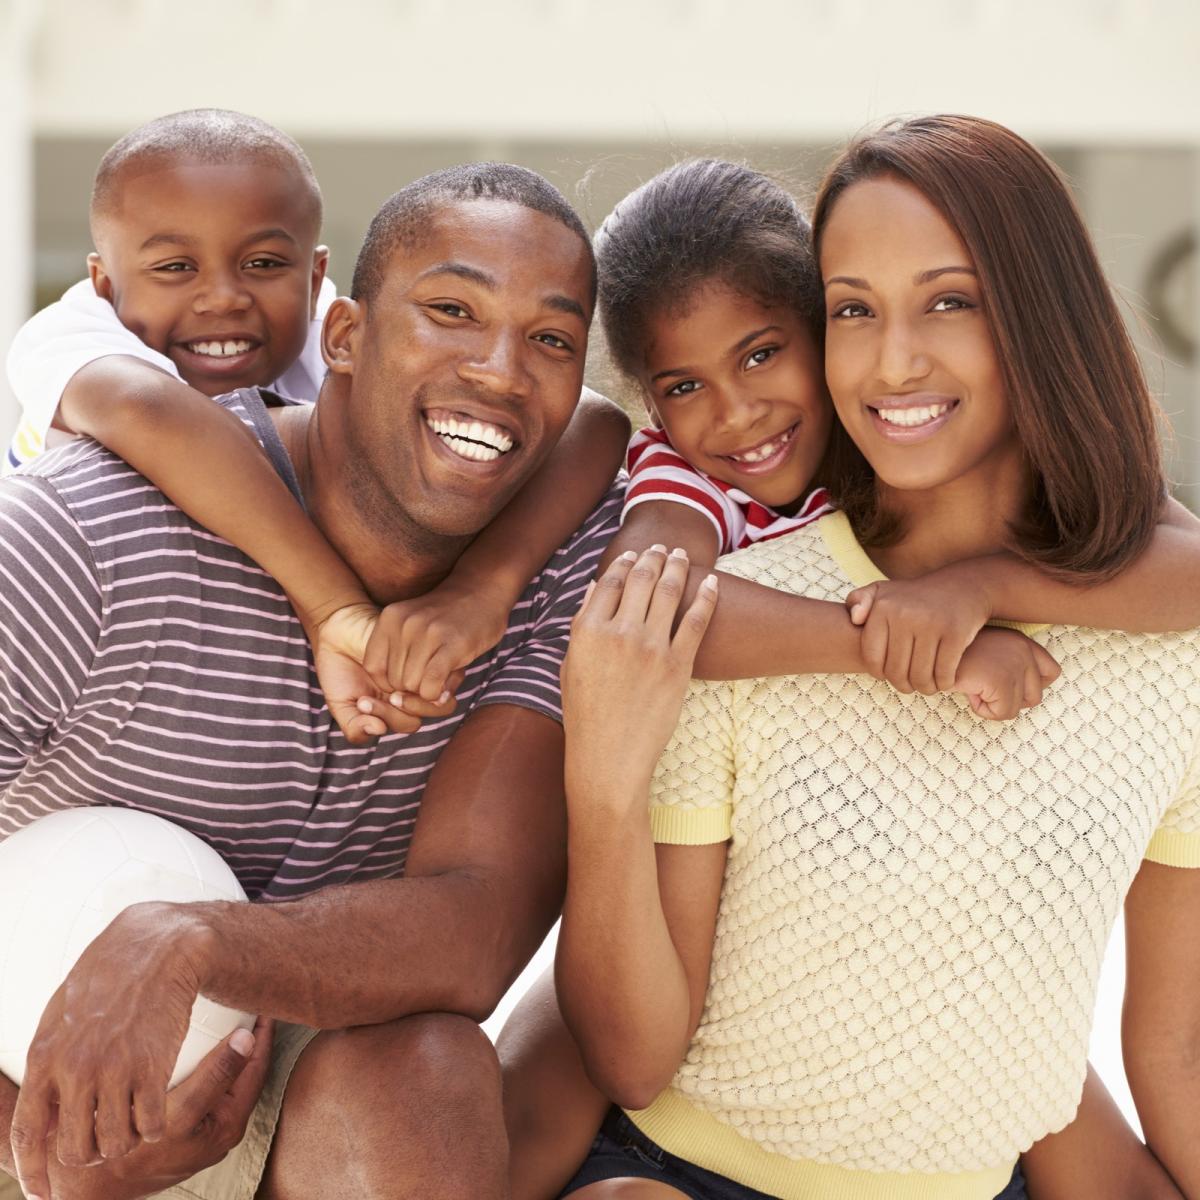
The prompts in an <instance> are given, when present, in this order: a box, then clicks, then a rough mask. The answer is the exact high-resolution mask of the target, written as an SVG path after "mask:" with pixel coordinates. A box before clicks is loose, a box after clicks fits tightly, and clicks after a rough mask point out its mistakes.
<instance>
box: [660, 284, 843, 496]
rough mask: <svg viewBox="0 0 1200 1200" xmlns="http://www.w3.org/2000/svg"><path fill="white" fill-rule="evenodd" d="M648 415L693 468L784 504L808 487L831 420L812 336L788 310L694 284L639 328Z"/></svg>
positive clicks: (714, 286)
mask: <svg viewBox="0 0 1200 1200" xmlns="http://www.w3.org/2000/svg"><path fill="white" fill-rule="evenodd" d="M647 347H648V348H647V351H646V356H645V363H644V367H643V370H642V374H641V377H640V379H641V384H642V386H643V388H644V389H645V393H646V397H647V405H648V407H649V409H650V413H651V416H653V417H654V418H655V420H656V421H657V422H658V424H660V425H661V426H662V427H663V429H665V430H666V432H667V436H668V437H669V438H670V439H671V444H672V445H673V446H674V447H675V449H676V450H678V451H679V453H680V454H682V455H683V456H684V458H686V459H687V460H688V462H690V463H691V464H692V465H693V466H695V467H698V468H699V469H700V470H701V471H704V472H705V473H706V474H707V475H711V476H712V477H713V478H714V479H719V480H721V481H722V482H724V483H730V484H733V486H734V487H736V488H739V489H740V490H742V491H744V492H745V493H747V495H749V496H751V497H752V498H753V499H755V500H757V501H758V502H759V503H760V504H765V505H767V506H768V507H769V508H774V509H779V510H782V511H787V510H788V509H789V508H790V507H791V506H793V505H798V504H799V502H800V501H802V500H803V499H804V497H805V496H806V495H807V493H808V491H809V485H810V484H811V482H812V478H813V475H814V474H815V473H816V469H817V465H818V463H820V461H821V456H822V455H823V454H824V453H825V446H826V443H827V442H828V440H829V424H830V421H831V419H832V416H831V413H830V407H829V400H828V398H827V396H826V394H825V387H824V381H823V380H822V378H821V363H820V358H819V356H818V353H817V348H816V346H815V345H814V344H813V339H812V336H811V335H810V334H809V332H808V329H807V328H806V327H805V325H804V322H803V321H802V320H801V319H800V317H799V316H798V315H797V314H796V313H794V312H792V311H791V310H789V309H785V308H765V307H764V306H763V305H762V304H760V303H759V302H758V301H756V300H753V299H751V298H750V297H748V296H745V295H743V294H742V293H740V292H736V291H733V290H731V289H730V288H729V287H727V286H726V285H724V284H722V283H717V282H713V283H709V284H704V285H702V286H701V287H700V288H698V289H697V290H696V291H695V293H694V294H693V295H692V296H691V297H690V304H689V307H688V309H687V311H686V312H685V313H683V314H682V315H680V314H678V313H675V314H672V313H661V314H659V315H658V316H656V317H655V318H653V319H652V320H651V321H650V323H649V327H648V329H647Z"/></svg>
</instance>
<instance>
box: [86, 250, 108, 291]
mask: <svg viewBox="0 0 1200 1200" xmlns="http://www.w3.org/2000/svg"><path fill="white" fill-rule="evenodd" d="M87 265H88V275H89V276H90V278H91V281H92V287H93V288H94V289H95V292H96V295H97V296H99V297H100V299H101V300H107V301H108V302H109V304H111V303H112V280H111V279H110V278H109V277H108V272H107V271H106V270H105V269H104V260H103V259H102V258H101V257H100V255H98V254H97V253H96V252H95V250H93V251H92V252H91V254H89V255H88V256H87Z"/></svg>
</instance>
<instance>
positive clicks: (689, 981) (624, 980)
mask: <svg viewBox="0 0 1200 1200" xmlns="http://www.w3.org/2000/svg"><path fill="white" fill-rule="evenodd" d="M635 557H636V556H634V555H632V554H631V555H628V556H623V557H622V558H620V559H619V560H618V561H617V562H616V563H615V564H614V565H613V566H612V567H610V568H609V570H608V571H607V572H606V573H605V575H604V576H603V578H602V579H601V580H600V581H599V583H598V584H595V585H593V589H592V590H591V592H590V593H589V596H588V599H587V600H586V601H585V602H584V605H583V608H582V609H581V610H580V612H579V615H578V616H577V617H576V619H575V623H574V625H573V627H572V631H571V643H570V648H569V650H568V652H567V658H566V661H565V663H564V666H563V719H564V729H565V734H566V790H567V856H568V869H567V894H566V901H565V904H564V907H563V918H562V926H561V929H560V932H559V940H558V951H557V956H556V959H555V975H556V981H557V985H558V996H559V1002H560V1005H561V1007H562V1012H563V1016H564V1018H565V1020H566V1022H567V1025H568V1027H569V1028H570V1029H571V1032H572V1033H573V1034H574V1036H575V1038H576V1041H577V1042H578V1044H579V1048H580V1052H581V1054H582V1057H583V1061H584V1064H585V1066H586V1068H587V1071H588V1074H589V1076H590V1077H591V1079H592V1082H593V1083H595V1085H596V1086H597V1087H598V1088H599V1089H600V1090H601V1091H602V1092H604V1094H605V1095H607V1096H609V1097H610V1098H612V1099H613V1100H615V1101H616V1102H617V1103H619V1104H621V1105H623V1106H625V1107H628V1108H644V1107H645V1106H646V1105H647V1104H649V1103H650V1101H651V1100H653V1098H654V1097H655V1096H656V1095H657V1094H658V1092H659V1091H660V1090H661V1089H662V1088H663V1087H664V1086H665V1085H666V1084H667V1083H668V1082H669V1081H670V1079H671V1077H672V1076H673V1075H674V1073H675V1070H676V1068H677V1067H678V1065H679V1063H680V1061H681V1060H682V1058H683V1055H684V1053H685V1051H686V1049H687V1046H688V1043H689V1042H690V1040H691V1037H692V1034H693V1033H694V1032H695V1029H696V1025H697V1024H698V1022H699V1019H700V1013H701V1010H702V1008H703V1003H704V993H705V990H706V988H707V984H708V968H709V959H710V958H711V954H712V942H713V936H714V931H715V928H716V915H717V906H718V903H719V900H720V893H721V881H722V877H723V874H724V867H725V853H726V850H725V843H724V842H719V843H716V844H713V845H707V846H660V847H658V848H657V849H656V848H655V846H654V843H653V839H652V837H651V832H650V822H649V815H648V813H649V803H648V798H649V786H650V778H651V775H652V774H653V771H654V767H655V764H656V762H657V760H658V757H659V755H660V754H661V752H662V750H663V747H664V746H665V745H666V743H667V741H668V739H669V738H670V736H671V732H672V730H673V729H674V726H675V723H676V721H677V720H678V717H679V712H680V709H681V706H682V702H683V695H684V692H685V690H686V688H687V684H688V679H689V676H690V674H691V658H692V655H693V654H694V653H695V648H696V646H697V645H698V644H699V641H700V638H701V636H702V635H703V632H704V627H705V625H706V624H707V621H708V617H709V615H710V614H711V611H712V607H713V604H714V603H715V599H716V589H715V586H713V585H712V584H709V585H707V586H705V587H703V588H701V589H700V591H699V593H698V595H697V599H696V600H695V601H694V602H693V604H692V605H691V606H690V607H689V608H688V609H687V611H686V612H685V614H684V616H683V618H682V620H681V622H680V625H679V629H678V631H677V632H676V633H675V634H674V635H672V633H671V625H672V620H673V618H674V616H675V613H676V609H677V606H678V602H679V597H680V595H681V594H682V591H683V584H684V580H685V578H686V573H687V560H686V558H684V557H683V556H682V555H679V556H675V557H672V558H670V559H668V558H666V556H664V555H663V554H661V553H657V552H651V553H647V554H643V555H642V556H641V557H640V558H638V559H637V563H636V566H635V565H634V562H633V559H634V558H635ZM660 577H661V582H660Z"/></svg>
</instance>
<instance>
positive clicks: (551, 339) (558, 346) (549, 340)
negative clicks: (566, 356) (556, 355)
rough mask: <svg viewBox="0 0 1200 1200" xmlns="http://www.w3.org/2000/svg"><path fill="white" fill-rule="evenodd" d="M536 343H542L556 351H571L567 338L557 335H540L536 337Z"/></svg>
mask: <svg viewBox="0 0 1200 1200" xmlns="http://www.w3.org/2000/svg"><path fill="white" fill-rule="evenodd" d="M534 341H538V342H541V343H542V345H543V346H550V347H551V348H552V349H554V350H570V349H571V343H570V342H568V341H567V340H566V339H565V338H560V337H559V336H558V334H557V333H539V334H537V335H536V336H535V338H534Z"/></svg>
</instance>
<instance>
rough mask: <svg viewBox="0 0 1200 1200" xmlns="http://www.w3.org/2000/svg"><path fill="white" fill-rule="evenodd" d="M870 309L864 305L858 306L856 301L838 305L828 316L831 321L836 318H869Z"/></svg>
mask: <svg viewBox="0 0 1200 1200" xmlns="http://www.w3.org/2000/svg"><path fill="white" fill-rule="evenodd" d="M870 315H871V313H870V309H868V308H867V306H866V305H865V304H859V303H858V301H857V300H851V301H848V302H847V303H845V304H842V305H839V306H838V307H837V308H835V309H834V310H833V312H831V313H830V314H829V316H830V319H831V320H837V319H838V318H847V319H852V318H854V317H868V316H870Z"/></svg>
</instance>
